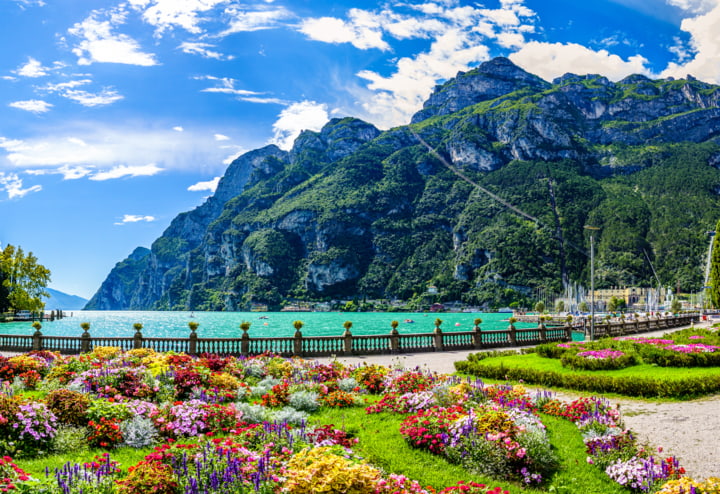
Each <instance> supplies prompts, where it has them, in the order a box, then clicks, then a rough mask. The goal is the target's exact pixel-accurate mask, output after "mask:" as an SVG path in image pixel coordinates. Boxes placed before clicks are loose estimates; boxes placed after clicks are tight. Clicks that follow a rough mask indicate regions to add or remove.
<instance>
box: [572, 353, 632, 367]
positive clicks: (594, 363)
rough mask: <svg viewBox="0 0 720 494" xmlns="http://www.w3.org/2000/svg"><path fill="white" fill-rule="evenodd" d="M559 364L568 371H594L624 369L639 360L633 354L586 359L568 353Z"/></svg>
mask: <svg viewBox="0 0 720 494" xmlns="http://www.w3.org/2000/svg"><path fill="white" fill-rule="evenodd" d="M560 362H561V363H562V366H563V367H568V368H570V369H584V370H593V371H594V370H617V369H624V368H625V367H630V366H632V365H636V364H638V363H639V359H638V357H637V356H635V355H633V354H625V355H621V356H619V357H615V358H587V357H583V356H580V355H573V354H572V353H568V354H566V355H564V356H563V357H562V358H561V359H560Z"/></svg>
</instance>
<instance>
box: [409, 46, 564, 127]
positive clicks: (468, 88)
mask: <svg viewBox="0 0 720 494" xmlns="http://www.w3.org/2000/svg"><path fill="white" fill-rule="evenodd" d="M547 87H550V84H549V83H548V82H546V81H544V80H542V79H541V78H540V77H538V76H536V75H533V74H530V73H529V72H526V71H524V70H523V69H521V68H520V67H518V66H517V65H515V64H514V63H512V62H511V61H510V60H508V59H507V58H503V57H498V58H493V59H492V60H490V61H488V62H485V63H483V64H481V65H480V66H478V67H477V68H475V69H473V70H471V71H469V72H458V74H457V76H456V77H455V78H454V79H451V80H449V81H447V82H446V83H445V84H442V85H439V86H437V87H435V90H434V91H433V93H432V94H431V95H430V98H428V100H427V101H426V102H425V104H424V105H423V109H422V110H420V111H419V112H417V113H416V114H415V115H413V117H412V123H417V122H420V121H422V120H425V119H427V118H430V117H434V116H438V115H448V114H450V113H454V112H456V111H458V110H460V109H462V108H465V107H466V106H470V105H474V104H476V103H480V102H482V101H487V100H491V99H495V98H498V97H500V96H503V95H506V94H510V93H512V92H515V91H518V90H520V89H524V88H529V89H532V90H537V91H540V90H543V89H544V88H547Z"/></svg>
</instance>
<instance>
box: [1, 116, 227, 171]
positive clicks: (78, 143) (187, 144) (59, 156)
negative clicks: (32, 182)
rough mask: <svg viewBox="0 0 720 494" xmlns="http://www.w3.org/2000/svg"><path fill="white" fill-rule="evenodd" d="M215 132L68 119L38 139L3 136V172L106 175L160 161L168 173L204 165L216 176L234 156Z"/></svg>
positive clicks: (40, 133) (42, 132) (44, 132)
mask: <svg viewBox="0 0 720 494" xmlns="http://www.w3.org/2000/svg"><path fill="white" fill-rule="evenodd" d="M213 130H215V129H213ZM213 130H208V129H199V130H198V131H197V132H190V131H185V132H177V131H175V130H172V129H171V128H169V126H161V127H158V128H155V127H146V126H143V125H136V124H131V123H128V124H120V125H105V124H99V123H97V122H74V121H66V122H65V124H64V127H63V128H62V129H58V128H56V127H52V128H51V129H50V130H46V131H43V130H42V129H41V130H40V131H39V132H38V136H39V137H35V138H28V139H13V138H11V137H10V136H6V137H2V136H1V135H0V169H4V168H7V167H14V168H21V169H28V168H49V169H56V168H58V167H62V166H69V167H76V166H85V167H87V166H92V167H93V168H94V169H95V170H98V171H103V170H109V169H111V168H113V167H115V166H117V165H118V164H124V165H129V166H144V165H146V164H147V163H157V164H158V166H162V167H163V168H167V169H181V170H194V169H197V166H198V163H199V162H202V163H205V164H206V165H204V166H207V167H208V169H209V170H212V171H210V172H209V173H212V172H214V171H216V170H218V171H219V170H221V169H223V168H224V167H223V165H222V161H223V160H224V159H225V158H226V157H227V154H228V151H227V149H223V147H222V146H220V145H218V144H219V143H218V142H217V141H216V140H215V139H214V137H213Z"/></svg>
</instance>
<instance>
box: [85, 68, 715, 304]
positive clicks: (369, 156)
mask: <svg viewBox="0 0 720 494" xmlns="http://www.w3.org/2000/svg"><path fill="white" fill-rule="evenodd" d="M518 70H519V69H518ZM525 75H527V76H528V77H530V76H529V74H525ZM476 76H477V74H475V75H473V74H467V75H465V76H462V77H459V78H458V79H457V80H453V81H452V82H449V83H448V86H447V87H445V86H443V87H442V88H439V89H438V91H437V93H436V94H434V95H433V96H432V97H431V101H433V102H438V101H442V100H443V98H446V97H448V98H449V97H450V96H447V94H454V93H444V91H448V88H451V87H452V88H453V90H454V91H459V90H460V89H459V88H460V87H463V88H467V87H468V86H471V85H472V84H469V83H466V82H463V81H465V80H466V79H467V80H471V79H470V78H471V77H476ZM522 77H524V76H522ZM522 77H521V79H522ZM530 79H532V78H530ZM530 79H528V78H525V79H522V80H523V81H525V82H526V81H527V80H530ZM532 81H534V82H532V83H531V84H530V85H529V86H528V85H527V84H525V83H524V82H523V83H522V84H519V86H518V87H517V88H515V89H514V90H513V88H507V90H508V92H507V93H500V94H499V95H498V96H497V97H491V96H488V95H480V96H477V95H474V94H472V93H471V94H461V93H458V94H459V95H458V98H459V99H462V98H466V99H464V100H463V102H462V103H463V104H462V105H459V104H458V105H456V106H454V105H452V104H448V106H447V110H448V111H444V110H443V109H442V108H444V107H443V106H442V105H441V104H438V106H432V105H431V106H428V107H427V108H426V109H425V110H423V112H424V113H423V115H425V116H426V117H427V118H425V119H417V121H414V123H412V124H410V125H408V126H405V127H400V128H396V129H391V130H389V131H386V132H380V131H379V130H377V129H374V128H373V127H372V126H370V125H369V124H366V123H364V122H361V121H359V120H357V119H353V118H345V119H335V120H332V121H331V122H329V123H328V124H327V125H326V126H325V127H324V128H323V129H322V130H321V131H320V132H304V133H303V134H302V135H301V136H300V137H299V138H298V140H297V141H296V143H295V146H294V148H293V149H292V151H291V152H289V153H285V154H283V152H282V151H281V150H279V149H277V148H273V147H272V146H270V147H268V148H263V150H257V151H253V152H251V153H248V155H250V154H252V153H254V154H252V155H251V156H250V157H240V158H238V160H237V161H236V162H235V164H234V165H232V166H231V167H230V168H229V169H228V173H227V174H226V177H225V180H227V181H228V182H230V181H232V180H236V177H237V176H238V175H239V174H240V172H239V171H238V167H241V166H243V167H245V168H243V170H244V171H243V173H245V174H247V175H248V179H247V181H246V182H245V183H244V185H243V186H242V187H238V188H237V189H234V190H233V191H232V194H233V195H232V196H229V194H230V193H229V192H228V191H221V190H220V189H219V192H218V193H217V194H219V196H222V200H223V201H224V202H223V204H222V205H218V204H217V203H216V202H213V201H212V200H210V201H208V203H206V205H203V206H202V207H200V208H198V209H197V210H195V211H191V212H188V213H183V214H182V215H180V216H178V218H176V219H175V221H173V224H172V225H171V226H170V228H168V230H167V231H166V232H165V233H164V234H163V236H162V237H161V238H159V239H158V240H157V241H156V242H155V243H154V244H153V247H152V252H151V254H150V255H149V256H147V257H145V258H144V259H143V260H142V261H140V264H139V265H138V268H139V270H140V271H141V274H138V275H135V276H136V278H135V279H141V278H142V279H143V280H145V281H147V280H151V281H149V282H146V283H135V284H132V283H129V284H128V283H125V281H124V280H122V283H121V284H120V285H121V286H120V290H115V291H113V290H112V289H113V288H114V287H115V286H116V285H117V283H116V282H115V281H113V275H112V274H111V276H110V277H109V278H108V281H107V283H106V285H107V286H106V285H103V287H102V288H101V290H100V291H99V292H98V295H96V297H95V298H94V299H93V300H92V301H91V302H90V303H89V305H88V308H115V309H126V308H131V309H149V308H156V309H186V308H187V309H213V310H236V309H247V308H249V306H250V305H251V303H253V302H256V303H264V304H267V305H269V306H270V307H271V308H276V307H278V306H280V305H282V304H283V302H284V301H286V300H288V299H292V298H301V299H307V300H329V299H332V298H353V297H356V296H362V297H367V298H373V299H389V298H401V299H404V300H411V301H413V302H414V303H415V304H416V305H418V306H419V305H429V304H430V303H433V302H443V301H455V300H460V301H463V302H465V303H468V304H477V305H483V306H489V307H500V306H506V305H511V304H515V305H523V306H525V307H529V306H531V302H532V298H533V297H532V294H533V291H534V290H544V291H548V292H554V293H559V292H561V291H562V289H563V284H564V283H565V282H569V281H574V282H579V283H581V284H587V283H588V279H589V259H588V256H587V250H588V247H589V238H588V235H587V233H586V232H585V231H584V230H583V226H585V225H587V224H590V225H593V226H596V227H599V228H600V230H599V231H598V232H597V236H596V240H597V243H598V244H597V256H596V257H597V259H596V268H597V269H596V287H598V288H607V287H613V286H623V285H625V286H627V285H639V286H657V285H658V284H660V285H662V286H672V287H674V288H679V289H680V290H682V291H686V292H691V291H697V290H699V289H700V288H701V287H702V286H703V283H704V279H703V274H704V273H703V267H704V260H705V255H706V252H707V237H706V233H705V232H706V231H707V230H710V229H712V228H713V226H714V225H715V223H716V221H717V218H718V217H720V204H719V203H718V201H717V192H716V191H717V190H718V188H719V187H720V171H719V170H718V168H717V164H718V162H719V161H720V160H718V156H720V146H718V144H716V143H715V142H714V141H713V140H711V139H710V137H712V135H714V134H712V132H711V131H710V130H708V132H710V134H709V136H705V135H700V134H698V133H701V132H702V131H703V129H706V128H707V126H706V125H704V124H703V122H705V120H703V119H704V118H705V117H704V116H703V115H705V114H704V113H701V112H700V113H698V112H699V111H700V110H702V109H701V108H700V106H698V105H699V104H698V103H697V101H695V100H693V99H692V98H690V97H688V96H683V95H686V93H687V92H688V91H697V92H698V95H697V98H696V99H697V100H698V101H700V100H702V101H704V100H703V98H706V97H707V98H711V99H712V97H715V96H716V95H717V88H716V87H715V86H708V85H704V84H703V83H698V82H697V81H686V86H683V85H679V84H675V83H673V82H672V81H666V80H661V81H650V80H647V79H644V78H642V80H639V79H638V80H635V79H630V80H627V81H621V82H619V83H616V84H611V83H610V82H609V81H607V80H606V79H604V78H600V77H594V76H592V77H590V76H589V77H587V78H581V77H577V76H573V77H570V78H568V79H563V80H561V81H557V82H555V83H554V84H549V83H545V82H542V81H539V79H537V78H535V79H532ZM492 82H493V83H496V84H499V83H498V81H497V79H493V80H492ZM478 86H482V85H478ZM536 86H537V87H536ZM488 87H490V86H488ZM532 88H535V90H533V89H532ZM540 89H541V90H540ZM464 90H468V89H464ZM488 91H490V92H491V93H492V91H491V90H488ZM693 94H694V93H693ZM476 96H477V97H476ZM488 98H489V99H488ZM564 98H567V99H564ZM572 98H575V99H572ZM478 101H479V102H478ZM558 101H560V102H565V103H567V105H576V106H575V107H573V110H572V111H571V110H567V109H566V108H565V107H564V106H562V105H561V104H560V103H557V102H558ZM713 101H714V100H713ZM651 103H652V104H651ZM585 104H587V105H596V104H597V105H600V106H602V105H616V104H617V105H618V112H620V113H618V114H617V115H615V114H613V113H611V112H606V113H605V114H603V115H602V118H599V119H595V118H594V117H593V118H590V117H588V116H587V115H586V114H585V113H583V112H584V108H585V107H584V106H583V105H585ZM707 104H708V105H711V103H709V102H708V103H707ZM554 105H556V106H559V107H560V108H558V107H556V106H554ZM642 105H646V106H642ZM635 107H638V108H641V110H638V113H637V115H635V114H632V111H627V110H626V109H627V108H635ZM451 108H452V111H450V109H451ZM458 108H459V109H458ZM560 110H562V111H560ZM581 110H582V111H581ZM696 110H698V111H696ZM653 112H654V113H653ZM683 112H684V113H683ZM693 112H694V113H693ZM591 113H592V112H591ZM694 118H696V119H697V122H696V125H690V127H691V128H692V129H693V130H695V131H696V133H695V134H693V135H690V134H689V133H688V132H684V131H683V129H684V128H685V127H683V125H688V124H687V122H694V120H693V119H694ZM708 125H709V124H708ZM609 143H612V144H609ZM263 153H264V154H263ZM233 177H235V178H233ZM213 208H214V209H213ZM653 267H654V269H653ZM429 286H434V287H436V288H437V293H435V292H434V291H433V292H432V293H428V287H429ZM118 291H120V292H123V291H124V293H125V295H124V296H123V297H121V298H120V299H112V297H110V295H109V294H111V293H117V292H118Z"/></svg>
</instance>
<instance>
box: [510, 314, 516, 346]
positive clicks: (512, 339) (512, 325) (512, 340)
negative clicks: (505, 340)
mask: <svg viewBox="0 0 720 494" xmlns="http://www.w3.org/2000/svg"><path fill="white" fill-rule="evenodd" d="M514 319H515V318H514V317H511V318H510V325H509V326H508V336H509V337H510V344H511V345H512V346H516V345H517V334H516V333H515V332H516V329H515V320H514Z"/></svg>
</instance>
